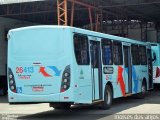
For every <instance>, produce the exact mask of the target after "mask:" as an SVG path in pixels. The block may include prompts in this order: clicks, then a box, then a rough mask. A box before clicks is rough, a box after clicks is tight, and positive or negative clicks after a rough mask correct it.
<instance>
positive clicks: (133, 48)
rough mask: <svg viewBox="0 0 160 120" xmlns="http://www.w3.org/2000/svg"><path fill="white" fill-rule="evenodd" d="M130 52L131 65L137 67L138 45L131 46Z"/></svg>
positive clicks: (138, 60) (138, 61)
mask: <svg viewBox="0 0 160 120" xmlns="http://www.w3.org/2000/svg"><path fill="white" fill-rule="evenodd" d="M131 52H132V63H133V65H139V64H140V59H139V57H140V56H139V46H138V45H132V46H131Z"/></svg>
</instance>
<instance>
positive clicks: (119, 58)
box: [113, 41, 123, 65]
mask: <svg viewBox="0 0 160 120" xmlns="http://www.w3.org/2000/svg"><path fill="white" fill-rule="evenodd" d="M113 60H114V64H115V65H123V54H122V43H121V42H116V41H114V42H113Z"/></svg>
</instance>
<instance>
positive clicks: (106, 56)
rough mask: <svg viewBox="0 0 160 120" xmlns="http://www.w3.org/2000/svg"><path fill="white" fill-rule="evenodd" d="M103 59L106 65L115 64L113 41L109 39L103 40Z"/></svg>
mask: <svg viewBox="0 0 160 120" xmlns="http://www.w3.org/2000/svg"><path fill="white" fill-rule="evenodd" d="M101 44H102V45H101V46H102V58H103V64H104V65H112V64H113V55H112V41H111V40H109V39H102V42H101Z"/></svg>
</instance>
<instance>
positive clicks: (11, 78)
mask: <svg viewBox="0 0 160 120" xmlns="http://www.w3.org/2000/svg"><path fill="white" fill-rule="evenodd" d="M8 82H9V88H10V90H11V91H12V92H15V93H16V84H15V79H14V75H13V72H12V70H11V69H10V68H8Z"/></svg>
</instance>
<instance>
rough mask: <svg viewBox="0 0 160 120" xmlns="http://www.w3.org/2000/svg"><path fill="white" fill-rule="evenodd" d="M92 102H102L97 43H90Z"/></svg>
mask: <svg viewBox="0 0 160 120" xmlns="http://www.w3.org/2000/svg"><path fill="white" fill-rule="evenodd" d="M90 54H91V79H92V100H93V101H96V100H102V63H101V51H100V42H99V41H90Z"/></svg>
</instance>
